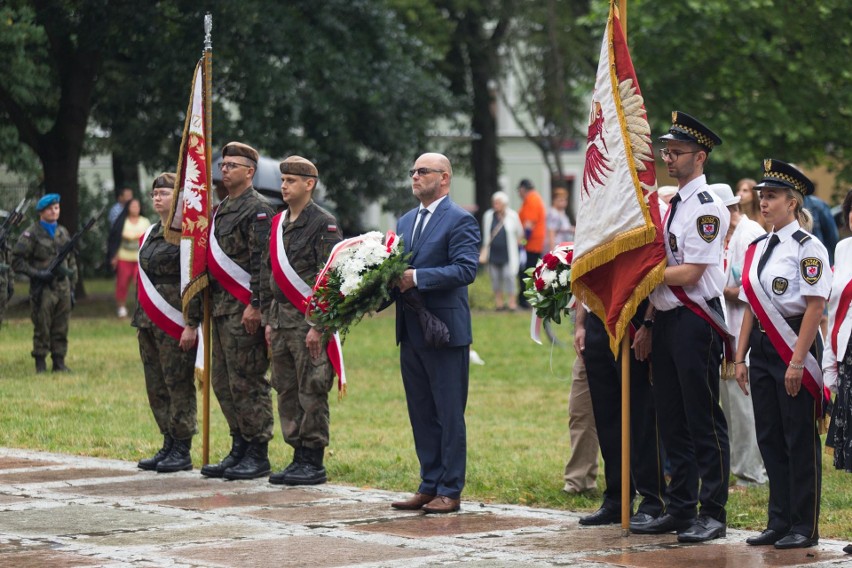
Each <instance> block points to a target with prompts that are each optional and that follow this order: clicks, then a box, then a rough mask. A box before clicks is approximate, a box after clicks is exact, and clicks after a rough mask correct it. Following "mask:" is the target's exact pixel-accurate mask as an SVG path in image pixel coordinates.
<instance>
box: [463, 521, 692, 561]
mask: <svg viewBox="0 0 852 568" xmlns="http://www.w3.org/2000/svg"><path fill="white" fill-rule="evenodd" d="M676 543H677V536H676V535H675V534H661V535H630V536H628V537H622V536H621V528H620V527H617V528H615V527H596V528H588V529H586V528H582V529H581V528H565V529H562V528H560V529H559V530H558V531H553V530H549V531H547V532H539V533H536V534H523V535H511V536H507V537H496V538H489V539H487V540H484V539H472V540H471V542H470V543H469V544H470V546H475V547H477V548H485V549H488V550H506V551H522V552H525V553H529V554H531V555H534V556H548V557H550V556H562V555H566V554H574V553H577V552H591V551H596V550H619V549H621V550H629V549H631V548H637V547H647V546H660V545H667V544H676Z"/></svg>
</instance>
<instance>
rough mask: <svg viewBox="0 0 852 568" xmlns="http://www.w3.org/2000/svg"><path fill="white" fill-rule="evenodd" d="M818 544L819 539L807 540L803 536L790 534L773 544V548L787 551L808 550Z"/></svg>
mask: <svg viewBox="0 0 852 568" xmlns="http://www.w3.org/2000/svg"><path fill="white" fill-rule="evenodd" d="M817 544H819V537H817V538H808V537H806V536H805V535H803V534H798V533H790V534H788V535H787V536H785V537H784V538H782V539H781V540H779V541H778V542H776V543H775V548H777V549H778V550H788V549H790V548H810V547H812V546H816V545H817Z"/></svg>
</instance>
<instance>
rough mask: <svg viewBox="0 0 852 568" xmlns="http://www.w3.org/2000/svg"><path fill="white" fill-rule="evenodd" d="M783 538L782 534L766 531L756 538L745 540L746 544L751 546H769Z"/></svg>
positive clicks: (751, 537)
mask: <svg viewBox="0 0 852 568" xmlns="http://www.w3.org/2000/svg"><path fill="white" fill-rule="evenodd" d="M783 536H784V533H782V532H779V531H774V530H772V529H766V530H765V531H763V532H762V533H760V534H759V535H757V536H750V537H748V538H747V539H746V544H750V545H752V546H769V545H770V544H775V543H776V542H778V541H779V540H781V538H782V537H783Z"/></svg>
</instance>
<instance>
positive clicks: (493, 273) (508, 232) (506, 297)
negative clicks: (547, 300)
mask: <svg viewBox="0 0 852 568" xmlns="http://www.w3.org/2000/svg"><path fill="white" fill-rule="evenodd" d="M523 234H524V228H523V226H522V225H521V219H520V218H519V217H518V214H517V212H515V211H514V210H513V209H511V208H510V207H509V196H508V195H506V193H505V192H503V191H498V192H496V193H494V195H492V196H491V209H489V210H488V211H486V212H485V215H483V216H482V253H481V254H480V262H482V263H483V264H487V265H488V274H489V276H490V277H491V290H492V291H493V292H494V303H495V304H496V306H497V310H498V311H503V310H507V309H508V310H512V311H514V310H516V309H518V301H517V294H516V290H515V282H516V281H517V276H516V275H517V274H518V267H519V261H518V240H519V239H520V238H521V237H522V236H523ZM504 301H505V302H507V303H504Z"/></svg>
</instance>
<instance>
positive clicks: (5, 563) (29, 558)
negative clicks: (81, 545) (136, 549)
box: [0, 550, 104, 568]
mask: <svg viewBox="0 0 852 568" xmlns="http://www.w3.org/2000/svg"><path fill="white" fill-rule="evenodd" d="M103 565H104V562H103V560H98V559H94V558H87V557H86V556H81V555H79V554H74V553H72V552H61V551H58V550H33V551H26V552H16V553H14V554H0V568H76V567H77V566H103Z"/></svg>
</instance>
